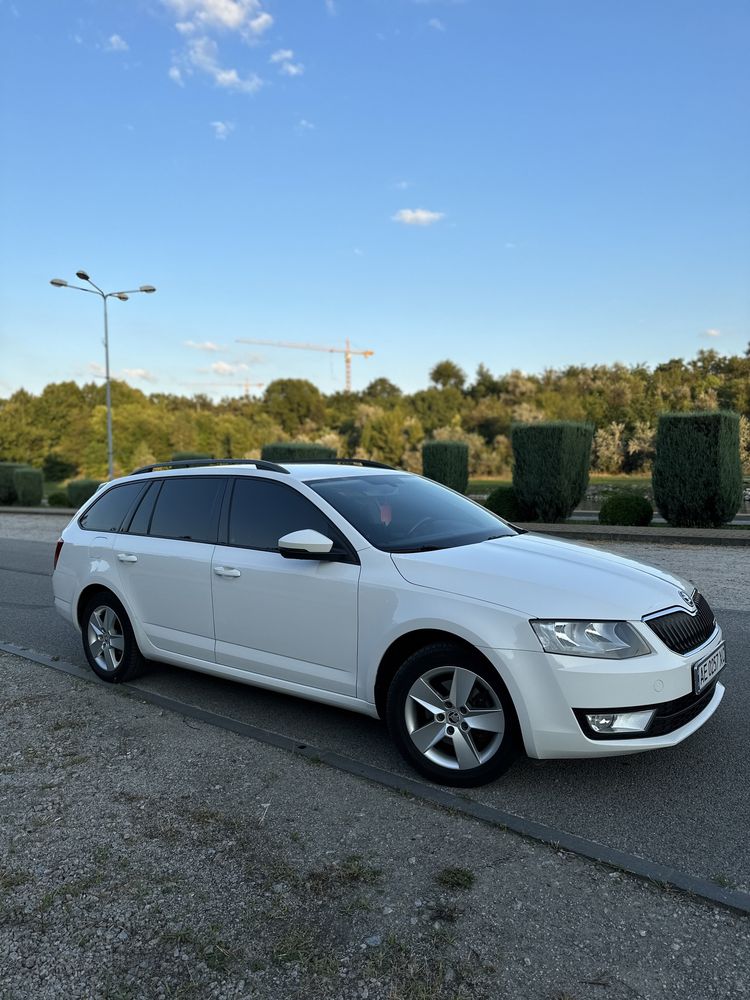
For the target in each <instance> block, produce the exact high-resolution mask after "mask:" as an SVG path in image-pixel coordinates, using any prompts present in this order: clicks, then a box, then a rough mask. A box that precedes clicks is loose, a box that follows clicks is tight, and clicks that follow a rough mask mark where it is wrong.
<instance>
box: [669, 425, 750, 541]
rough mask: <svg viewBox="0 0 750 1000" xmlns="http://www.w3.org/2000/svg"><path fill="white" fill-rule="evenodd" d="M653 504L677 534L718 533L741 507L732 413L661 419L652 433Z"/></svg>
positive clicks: (737, 443)
mask: <svg viewBox="0 0 750 1000" xmlns="http://www.w3.org/2000/svg"><path fill="white" fill-rule="evenodd" d="M653 488H654V502H655V503H656V506H657V508H658V510H659V512H660V513H661V515H662V516H663V517H664V518H665V519H666V520H667V521H668V522H669V523H670V524H672V525H674V526H675V527H680V528H710V527H714V528H716V527H719V525H722V524H726V522H727V521H731V520H732V518H733V517H734V515H735V514H736V513H737V511H738V510H739V509H740V505H741V503H742V465H741V462H740V418H739V414H737V413H729V412H727V411H721V410H715V411H712V412H709V413H664V414H662V416H661V417H659V426H658V428H657V432H656V459H655V460H654V471H653Z"/></svg>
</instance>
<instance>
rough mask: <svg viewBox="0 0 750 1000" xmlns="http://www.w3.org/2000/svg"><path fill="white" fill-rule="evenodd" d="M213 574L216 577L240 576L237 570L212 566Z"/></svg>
mask: <svg viewBox="0 0 750 1000" xmlns="http://www.w3.org/2000/svg"><path fill="white" fill-rule="evenodd" d="M214 573H216V575H217V576H242V573H240V571H239V570H238V569H232V568H231V567H229V566H214Z"/></svg>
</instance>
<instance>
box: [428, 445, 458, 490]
mask: <svg viewBox="0 0 750 1000" xmlns="http://www.w3.org/2000/svg"><path fill="white" fill-rule="evenodd" d="M422 474H423V475H425V476H427V478H428V479H433V480H434V481H435V482H436V483H442V485H443V486H449V487H450V488H451V489H452V490H456V491H457V492H458V493H465V492H466V487H467V486H468V485H469V446H468V445H467V444H464V443H463V441H425V443H424V444H423V445H422Z"/></svg>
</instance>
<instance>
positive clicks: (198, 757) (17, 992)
mask: <svg viewBox="0 0 750 1000" xmlns="http://www.w3.org/2000/svg"><path fill="white" fill-rule="evenodd" d="M0 676H1V677H2V697H1V698H0V710H1V711H2V720H3V725H2V728H1V729H0V814H1V815H2V817H3V822H2V825H1V826H0V858H1V859H2V860H1V861H0V997H2V998H3V1000H16V998H18V1000H20V998H24V1000H25V998H27V997H30V996H33V997H34V998H35V1000H36V998H38V1000H48V998H49V1000H52V998H54V1000H58V998H59V997H61V996H64V997H66V998H67V997H70V998H78V997H80V998H113V1000H114V998H118V1000H125V998H149V1000H150V998H154V997H163V998H167V997H201V998H203V997H221V998H251V997H252V998H255V997H257V998H262V1000H287V998H289V1000H292V998H300V1000H302V998H305V1000H308V998H309V1000H323V998H326V1000H328V998H341V1000H349V998H352V1000H353V998H363V1000H364V998H370V1000H380V998H382V1000H427V998H434V1000H459V998H467V1000H469V998H476V1000H480V998H481V1000H485V998H487V1000H489V998H500V997H513V998H514V1000H524V998H529V1000H532V998H533V1000H565V998H567V1000H593V998H597V1000H599V998H602V1000H632V998H635V997H641V998H644V1000H657V998H658V1000H661V998H667V997H669V998H675V997H676V998H682V997H685V998H688V997H690V998H693V997H696V996H700V997H703V998H713V997H716V998H722V1000H724V998H726V997H742V996H746V995H748V992H749V991H750V986H749V984H750V975H748V973H749V972H750V968H749V967H748V966H749V961H748V956H749V955H750V924H749V923H748V921H747V920H746V919H744V918H742V917H739V916H736V915H734V914H732V913H729V912H726V911H723V910H720V909H715V908H713V907H711V906H709V905H707V904H704V903H699V902H696V901H693V900H691V899H689V898H687V897H684V896H681V895H679V894H673V893H666V892H664V891H663V890H662V889H660V888H659V887H658V886H654V885H649V884H646V883H643V882H639V881H637V880H635V879H632V878H630V877H628V876H625V875H623V874H621V873H619V872H612V871H610V870H608V869H604V868H602V867H599V866H597V865H594V864H590V863H588V862H584V861H582V860H581V859H578V858H575V857H572V856H569V855H564V854H562V853H561V852H558V851H555V850H553V849H551V848H547V847H543V846H541V845H538V844H534V843H531V842H527V841H525V840H523V839H522V838H519V837H517V836H514V835H512V834H509V833H506V832H504V831H502V830H497V829H493V828H490V827H487V826H485V825H483V824H480V823H477V822H474V821H472V820H469V819H466V818H464V817H461V816H458V815H455V814H451V813H450V812H448V811H445V810H441V809H437V808H434V807H431V806H429V805H426V804H424V803H421V802H419V801H416V800H414V799H411V798H410V797H405V796H402V795H398V794H394V793H391V792H389V791H388V790H386V789H383V788H382V787H379V786H375V785H371V784H370V783H368V782H366V781H362V780H359V779H356V778H353V777H351V776H348V775H344V774H342V773H339V772H336V771H332V770H329V769H328V768H326V767H325V766H322V765H318V764H316V763H314V762H310V761H307V760H304V759H302V758H298V757H296V756H292V755H290V754H288V753H285V752H284V751H280V750H275V749H274V748H271V747H268V746H263V745H259V744H256V743H254V742H252V741H251V740H246V739H243V738H241V737H239V736H236V735H235V734H232V733H228V732H224V731H220V730H217V729H214V728H212V727H209V726H207V725H203V724H200V723H196V722H193V721H188V720H184V719H183V718H181V717H178V716H174V715H171V714H170V713H165V712H163V711H161V710H159V709H158V708H155V707H154V706H151V705H148V704H145V703H142V702H140V701H138V700H137V699H136V698H134V697H129V696H127V695H126V694H125V693H124V692H122V691H121V690H117V689H114V690H113V689H112V688H109V687H107V686H105V685H99V684H92V683H86V682H81V681H79V680H77V679H76V678H72V677H69V676H66V675H62V674H57V673H55V672H53V671H50V670H47V669H44V668H41V667H38V666H35V665H34V664H31V663H29V662H28V661H24V660H21V659H19V658H17V657H14V656H11V655H9V654H5V653H0Z"/></svg>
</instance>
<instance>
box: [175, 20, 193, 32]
mask: <svg viewBox="0 0 750 1000" xmlns="http://www.w3.org/2000/svg"><path fill="white" fill-rule="evenodd" d="M175 28H177V30H178V31H179V33H180V34H181V35H192V34H193V33H194V32H195V25H194V24H193V22H192V21H178V22H177V24H175Z"/></svg>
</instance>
